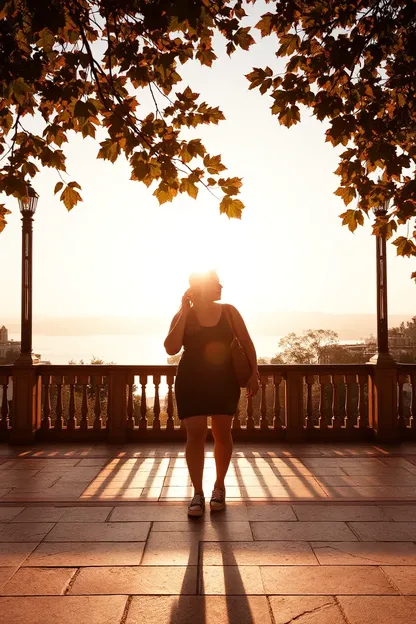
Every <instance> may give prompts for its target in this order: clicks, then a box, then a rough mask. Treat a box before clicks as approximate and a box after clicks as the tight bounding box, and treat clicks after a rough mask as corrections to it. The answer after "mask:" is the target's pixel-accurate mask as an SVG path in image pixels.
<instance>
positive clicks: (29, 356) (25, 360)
mask: <svg viewBox="0 0 416 624" xmlns="http://www.w3.org/2000/svg"><path fill="white" fill-rule="evenodd" d="M34 360H35V356H34V355H33V353H21V354H20V355H19V357H18V358H17V360H15V362H14V366H32V365H33V364H34V363H35V361H34Z"/></svg>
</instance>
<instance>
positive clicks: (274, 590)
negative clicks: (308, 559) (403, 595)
mask: <svg viewBox="0 0 416 624" xmlns="http://www.w3.org/2000/svg"><path fill="white" fill-rule="evenodd" d="M407 569H411V568H407ZM260 572H261V576H262V579H263V583H264V590H265V593H266V594H287V595H292V594H293V593H294V590H295V589H296V593H297V594H299V595H325V594H336V595H346V594H352V595H359V594H364V595H365V594H380V595H388V594H391V595H394V594H398V593H399V592H398V590H397V589H396V588H395V587H394V585H393V584H392V583H390V582H389V581H388V580H387V578H386V576H385V575H384V574H383V572H382V571H381V570H379V569H378V568H377V567H368V566H358V565H357V566H351V567H349V568H348V573H346V571H345V568H344V567H343V566H323V565H321V566H260Z"/></svg>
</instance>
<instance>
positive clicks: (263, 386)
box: [260, 375, 269, 431]
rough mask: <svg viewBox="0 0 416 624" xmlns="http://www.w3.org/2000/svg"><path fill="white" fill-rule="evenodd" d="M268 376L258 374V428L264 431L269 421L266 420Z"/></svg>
mask: <svg viewBox="0 0 416 624" xmlns="http://www.w3.org/2000/svg"><path fill="white" fill-rule="evenodd" d="M268 381H269V378H268V377H267V376H265V375H261V376H260V385H261V398H260V414H261V418H260V429H262V430H264V431H266V430H267V429H268V428H269V422H268V420H267V394H266V389H267V382H268Z"/></svg>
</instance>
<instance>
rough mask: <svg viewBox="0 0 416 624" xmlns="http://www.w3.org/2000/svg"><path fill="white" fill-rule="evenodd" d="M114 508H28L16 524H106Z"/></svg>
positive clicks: (17, 518)
mask: <svg viewBox="0 0 416 624" xmlns="http://www.w3.org/2000/svg"><path fill="white" fill-rule="evenodd" d="M112 510H113V507H27V508H26V509H25V510H24V511H23V513H19V515H18V516H17V517H15V518H14V521H15V522H105V521H106V520H107V518H108V516H109V515H110V513H111V512H112Z"/></svg>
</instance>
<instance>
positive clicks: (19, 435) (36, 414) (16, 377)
mask: <svg viewBox="0 0 416 624" xmlns="http://www.w3.org/2000/svg"><path fill="white" fill-rule="evenodd" d="M40 402H41V377H40V375H38V374H37V372H36V367H35V366H33V365H30V364H29V365H25V364H23V365H19V364H15V365H14V366H13V418H12V429H11V432H10V442H11V443H12V444H31V443H32V442H33V441H34V440H35V432H36V431H37V430H38V429H39V427H40V417H41V404H40Z"/></svg>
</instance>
